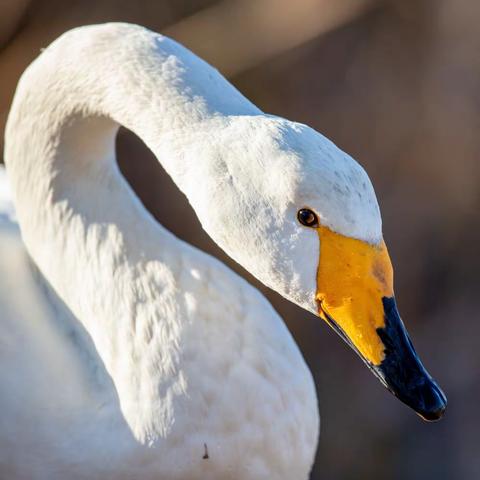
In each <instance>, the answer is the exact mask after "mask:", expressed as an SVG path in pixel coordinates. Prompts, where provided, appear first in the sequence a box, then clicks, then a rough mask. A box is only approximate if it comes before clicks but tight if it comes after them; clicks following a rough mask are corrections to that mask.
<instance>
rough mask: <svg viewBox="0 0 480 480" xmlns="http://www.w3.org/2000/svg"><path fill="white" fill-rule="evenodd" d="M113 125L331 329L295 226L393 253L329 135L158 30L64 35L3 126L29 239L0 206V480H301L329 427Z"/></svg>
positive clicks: (303, 232)
mask: <svg viewBox="0 0 480 480" xmlns="http://www.w3.org/2000/svg"><path fill="white" fill-rule="evenodd" d="M119 125H123V126H125V127H127V128H129V129H130V130H132V131H133V132H134V133H136V134H137V135H138V136H139V137H140V138H141V139H142V140H143V141H144V142H145V143H146V145H147V146H148V147H149V148H150V149H151V150H152V151H153V152H154V154H155V155H156V156H157V158H158V159H159V161H160V162H161V163H162V164H163V166H164V167H165V169H166V171H167V172H168V173H169V175H170V176H171V177H172V178H173V180H174V181H175V182H176V184H177V185H178V186H179V188H180V189H181V190H182V191H183V192H184V193H185V195H186V196H187V197H188V199H189V201H190V203H191V205H192V207H193V208H194V209H195V211H196V213H197V215H198V217H199V219H200V221H201V223H202V226H203V227H204V229H205V230H206V231H207V232H208V233H209V234H210V236H211V237H212V238H213V239H214V240H215V241H216V242H217V243H218V244H219V245H220V246H221V247H222V248H223V249H224V250H225V251H226V252H227V253H228V254H229V255H230V256H232V257H233V258H234V259H235V260H237V261H238V262H239V263H240V264H242V265H243V266H244V267H245V268H247V269H248V270H250V271H251V272H252V273H253V274H254V275H256V276H257V277H258V278H259V279H260V280H261V281H263V282H264V283H265V284H266V285H268V286H270V287H271V288H273V289H275V290H276V291H278V292H279V293H281V294H282V295H284V296H285V297H287V298H289V299H290V300H292V301H293V302H295V303H297V304H298V305H300V306H302V307H304V308H305V309H307V310H309V311H311V312H314V313H318V312H319V310H318V308H319V307H318V303H319V298H320V297H319V295H320V293H321V292H320V290H319V288H320V287H322V282H321V281H320V280H321V279H320V273H319V274H318V279H317V270H318V271H319V272H320V270H319V267H318V265H319V262H321V261H322V262H325V261H327V260H328V259H326V257H325V256H323V257H322V256H321V255H320V253H319V238H318V235H317V233H316V231H315V229H309V228H305V227H303V226H302V225H301V224H300V223H299V222H298V221H297V216H296V212H297V210H298V208H302V207H305V206H306V205H308V206H310V207H311V208H313V209H315V211H316V212H317V214H318V217H319V220H320V221H321V224H322V228H327V229H329V231H331V232H336V233H335V234H334V237H335V238H337V237H338V238H347V237H348V238H352V239H354V240H352V241H354V242H360V243H361V244H362V245H367V246H366V247H365V248H366V249H370V250H368V251H369V252H370V251H371V252H373V253H372V255H373V257H375V258H377V256H378V255H379V254H378V252H379V251H380V250H379V248H380V247H378V246H377V245H378V244H379V242H380V241H381V240H382V233H381V219H380V213H379V208H378V204H377V201H376V198H375V194H374V191H373V187H372V185H371V183H370V181H369V179H368V176H367V175H366V173H365V172H364V171H363V169H362V168H361V167H360V166H359V165H358V164H357V163H356V162H355V161H354V160H353V159H351V157H349V156H348V155H346V154H345V153H343V152H342V151H341V150H339V149H338V148H337V147H336V146H335V145H333V143H331V142H330V141H329V140H327V139H326V138H325V137H323V136H321V135H320V134H318V133H317V132H315V131H314V130H312V129H310V128H308V127H306V126H304V125H300V124H297V123H294V122H289V121H287V120H284V119H281V118H278V117H274V116H270V115H266V114H264V113H263V112H261V111H260V110H259V109H258V108H257V107H256V106H254V105H253V104H252V103H251V102H249V101H248V100H247V99H246V98H245V97H243V96H242V95H241V94H240V93H239V92H238V91H237V90H235V89H234V88H233V87H232V86H231V85H230V84H229V83H228V82H227V81H226V80H225V79H224V78H223V77H222V76H221V75H220V74H219V73H218V72H217V71H216V70H214V69H213V68H212V67H210V66H209V65H207V64H206V63H204V62H203V61H202V60H200V59H199V58H197V57H196V56H195V55H193V54H192V53H191V52H189V51H188V50H186V49H184V48H183V47H182V46H180V45H178V44H177V43H175V42H173V41H172V40H170V39H168V38H165V37H163V36H161V35H158V34H155V33H152V32H150V31H148V30H146V29H144V28H141V27H138V26H135V25H127V24H105V25H97V26H89V27H82V28H78V29H75V30H72V31H70V32H67V33H66V34H64V35H62V36H61V37H60V38H59V39H57V40H56V41H55V42H54V43H53V44H52V45H51V46H49V47H48V48H47V49H45V51H44V52H43V53H42V54H41V55H40V56H39V58H38V59H37V60H35V61H34V62H33V64H32V65H31V66H30V67H29V68H28V69H27V70H26V72H25V73H24V74H23V76H22V78H21V80H20V82H19V85H18V88H17V92H16V95H15V99H14V102H13V105H12V109H11V112H10V115H9V119H8V122H7V129H6V138H5V161H6V166H7V172H8V178H9V182H10V184H11V190H12V196H13V202H14V204H15V216H16V218H17V219H18V225H19V229H18V228H17V227H16V226H15V224H14V223H13V221H12V218H13V216H12V209H11V207H8V206H7V204H9V202H8V199H7V200H5V198H4V197H2V196H1V194H0V202H3V203H2V204H0V205H4V207H2V208H3V210H4V212H7V211H8V212H9V213H8V215H7V214H6V213H4V214H3V215H2V214H0V222H3V223H0V229H1V232H2V233H1V236H0V242H1V243H0V246H1V248H2V250H1V251H0V275H1V278H2V279H7V281H6V283H5V282H4V283H2V286H1V287H0V305H1V306H2V309H1V311H0V385H1V386H2V389H1V393H0V471H1V472H2V474H3V473H4V472H7V473H8V475H7V478H9V479H20V478H22V479H23V478H29V479H42V480H43V479H50V480H52V479H64V478H71V479H77V478H78V479H87V478H88V479H97V478H98V479H110V478H111V479H116V480H120V479H131V478H137V479H140V480H147V479H158V478H163V479H172V480H173V479H183V480H187V479H188V480H194V479H212V480H215V479H242V480H248V479H252V480H253V479H255V480H259V479H270V480H272V479H279V480H292V479H298V480H300V479H307V478H308V474H309V471H310V468H311V465H312V462H313V458H314V454H315V451H316V446H317V437H318V428H319V416H318V409H317V399H316V395H315V388H314V384H313V380H312V377H311V374H310V372H309V370H308V368H307V366H306V365H305V362H304V360H303V358H302V356H301V354H300V352H299V350H298V348H297V346H296V345H295V343H294V341H293V339H292V337H291V336H290V334H289V332H288V331H287V329H286V327H285V325H284V324H283V322H282V320H281V318H280V317H279V316H278V315H277V314H276V312H275V311H274V310H273V308H272V307H271V306H270V304H269V303H268V302H267V301H266V299H265V298H264V297H263V296H262V295H261V294H260V293H259V292H258V291H257V290H256V289H254V288H253V287H252V286H250V285H249V284H248V283H247V282H246V281H244V280H243V279H242V278H240V277H239V276H238V275H236V274H234V273H233V272H232V271H230V270H229V269H228V268H226V267H225V266H224V265H223V264H221V263H220V262H219V261H217V260H216V259H214V258H212V257H211V256H209V255H206V254H205V253H203V252H200V251H198V250H197V249H195V248H193V247H191V246H190V245H188V244H186V243H184V242H182V241H180V240H179V239H177V238H175V237H174V236H173V235H172V234H171V233H170V232H168V231H167V230H165V229H164V228H163V227H162V226H161V225H159V224H158V223H156V222H155V221H154V219H153V218H152V217H151V215H150V214H149V213H148V212H147V211H146V210H145V208H144V207H143V205H142V204H141V203H140V201H139V200H138V198H137V197H136V196H135V195H134V193H133V192H132V190H131V189H130V187H129V186H128V184H127V183H126V181H125V180H124V179H123V177H122V176H121V174H120V172H119V170H118V167H117V165H116V163H115V149H114V142H115V135H116V132H117V130H118V127H119ZM0 181H2V182H3V181H4V180H3V175H2V176H0ZM2 188H3V187H2ZM5 197H6V196H5ZM2 218H3V220H1V219H2ZM7 218H8V219H7ZM19 231H20V232H21V238H22V242H21V241H20V236H19V235H20V234H19ZM318 234H319V235H321V234H322V233H321V231H320V229H318ZM332 235H333V234H332ZM323 238H324V239H325V240H321V242H320V243H321V244H322V243H325V245H327V244H328V241H329V240H328V239H327V237H323ZM368 245H370V246H368ZM27 252H28V253H27ZM373 257H372V258H373ZM30 259H31V260H30ZM320 265H322V263H320ZM378 268H379V267H378V265H377V267H376V270H375V272H377V271H378ZM375 275H376V277H375V279H373V280H372V281H375V282H378V281H379V278H380V277H381V276H380V277H379V276H378V275H377V273H375ZM377 277H378V278H377ZM385 278H386V277H382V278H380V280H381V281H382V282H384V283H385V285H386V286H385V289H386V290H388V288H387V287H388V285H387V284H388V278H387V279H385ZM340 287H341V286H340ZM322 288H323V287H322ZM12 292H15V295H12ZM18 292H20V293H21V295H17V293H18ZM319 292H320V293H319ZM24 294H25V295H28V299H27V300H25V298H26V297H24ZM322 295H323V294H322ZM326 300H328V298H327V299H326ZM322 302H323V297H322V301H320V304H323V303H322ZM332 311H333V310H332ZM395 311H396V310H395ZM340 313H341V315H343V316H345V314H344V312H340ZM382 317H383V313H382ZM328 318H330V317H328ZM342 318H343V317H342ZM397 322H398V321H397ZM400 322H401V321H400ZM365 328H371V327H370V326H368V325H367V327H365ZM386 329H387V326H385V332H387V330H386ZM354 333H355V332H354ZM387 333H388V332H387ZM355 335H356V334H355ZM373 335H376V334H375V333H374V334H373ZM366 337H367V336H365V338H366ZM352 338H353V337H352ZM361 338H362V334H360V335H358V336H356V337H355V338H354V340H353V343H354V344H355V345H357V344H358V345H360V347H359V351H360V352H361V353H362V355H364V356H365V355H367V357H366V358H367V361H369V360H368V349H367V348H366V347H365V345H364V344H363V343H362V340H361ZM402 338H403V337H402ZM359 339H360V340H359ZM375 341H376V342H380V341H379V340H378V338H377V339H376V340H375ZM355 342H357V343H355ZM364 343H365V342H364ZM380 343H381V342H380ZM402 345H403V344H402ZM402 345H401V348H410V347H408V346H407V347H405V346H402ZM364 347H365V348H364ZM362 348H363V350H362ZM372 348H373V347H372ZM375 348H377V346H375ZM364 351H365V352H367V353H364ZM372 351H373V350H372ZM376 351H377V353H378V351H379V350H378V348H377V350H376ZM378 355H380V354H378ZM372 358H373V357H372ZM382 358H383V357H382ZM385 358H390V357H385ZM383 365H384V363H382V364H381V365H379V366H378V367H377V366H376V365H373V364H372V363H371V362H370V366H371V368H377V370H378V369H380V368H381V367H382V368H383ZM422 368H423V367H422ZM378 372H380V370H378ZM387 373H388V372H387ZM387 373H385V372H383V371H382V372H380V373H378V375H379V376H382V375H384V377H382V378H383V380H382V381H384V383H385V382H386V383H388V381H389V380H388V375H387ZM422 375H423V373H422ZM415 378H416V377H415ZM422 385H423V384H422ZM409 391H412V390H411V389H410V390H409ZM404 401H406V400H404ZM409 401H410V400H409Z"/></svg>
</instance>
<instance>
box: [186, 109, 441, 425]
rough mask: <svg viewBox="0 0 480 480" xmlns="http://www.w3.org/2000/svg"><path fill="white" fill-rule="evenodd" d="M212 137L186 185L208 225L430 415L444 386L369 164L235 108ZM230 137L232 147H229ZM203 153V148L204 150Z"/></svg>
mask: <svg viewBox="0 0 480 480" xmlns="http://www.w3.org/2000/svg"><path fill="white" fill-rule="evenodd" d="M217 132H218V137H219V138H221V140H220V141H219V142H218V143H217V142H212V141H211V140H209V141H206V142H205V141H204V144H205V145H206V148H204V149H202V152H203V153H201V154H200V155H205V156H206V157H205V159H206V158H209V159H213V161H212V160H210V161H207V160H205V159H201V158H200V159H198V162H197V167H196V168H199V169H207V170H208V171H207V172H205V171H202V172H200V171H199V172H198V176H197V175H195V174H194V175H192V177H193V178H202V181H201V182H199V181H194V182H193V183H192V184H191V185H190V186H189V187H187V188H186V189H187V190H189V192H188V193H187V195H188V196H189V198H190V201H191V202H192V204H193V205H194V207H195V209H196V211H197V214H198V216H199V218H200V221H201V222H202V225H203V227H204V228H205V230H206V231H207V232H208V233H209V234H210V235H211V237H212V238H213V239H214V240H215V241H216V242H217V243H218V244H219V245H220V246H221V247H222V248H223V249H224V250H225V251H226V252H227V253H228V254H229V255H230V256H231V257H233V258H234V259H235V260H236V261H237V262H238V263H240V264H241V265H242V266H244V267H245V268H246V269H247V270H248V271H249V272H251V273H252V274H254V275H255V276H256V277H257V278H258V279H259V280H260V281H262V282H263V283H264V284H266V285H267V286H269V287H270V288H272V289H274V290H275V291H277V292H278V293H280V294H281V295H283V296H284V297H286V298H287V299H289V300H291V301H293V302H295V303H296V304H298V305H300V306H301V307H303V308H305V309H306V310H309V311H311V312H313V313H314V314H316V315H317V316H319V317H320V318H322V319H323V320H325V321H326V322H327V323H328V324H329V325H330V326H331V327H332V328H333V329H334V330H335V331H336V332H337V333H338V334H339V335H340V336H341V337H342V338H343V339H344V340H345V341H346V342H347V343H348V344H349V345H350V346H351V347H352V348H353V349H354V350H355V351H356V353H357V354H358V355H359V356H360V357H361V358H362V360H363V361H364V362H365V363H366V364H367V366H368V367H369V368H370V369H371V370H372V372H373V373H374V374H375V375H376V376H377V377H378V378H379V379H380V381H381V382H382V383H383V384H384V386H386V387H387V388H388V390H390V391H391V392H392V393H393V394H394V395H395V396H397V397H398V398H399V399H400V400H401V401H403V402H404V403H406V404H407V405H409V406H410V407H412V408H413V409H414V410H415V411H416V412H417V413H418V414H419V415H420V416H422V417H423V418H424V419H426V420H437V419H439V418H441V417H442V415H443V413H444V411H445V407H446V398H445V395H444V394H443V393H442V391H441V390H440V388H439V387H438V386H437V384H436V383H435V382H434V381H433V379H432V378H431V376H430V375H429V374H428V373H427V371H426V370H425V368H424V367H423V365H422V363H421V361H420V360H419V358H418V356H417V354H416V352H415V350H414V348H413V345H412V343H411V341H410V339H409V337H408V334H407V332H406V330H405V327H404V325H403V322H402V320H401V318H400V315H399V313H398V310H397V306H396V302H395V297H394V292H393V269H392V264H391V261H390V258H389V254H388V251H387V247H386V245H385V242H384V240H383V236H382V221H381V216H380V209H379V206H378V203H377V199H376V196H375V192H374V189H373V187H372V184H371V182H370V179H369V177H368V175H367V174H366V172H365V171H364V170H363V168H362V167H361V166H360V165H359V164H358V163H357V162H356V161H355V160H353V159H352V158H351V157H350V156H348V155H347V154H345V153H344V152H343V151H341V150H340V149H339V148H337V147H336V146H335V145H334V144H333V143H332V142H330V141H329V140H328V139H326V138H325V137H324V136H322V135H321V134H319V133H318V132H316V131H314V130H313V129H311V128H309V127H307V126H305V125H301V124H297V123H293V122H289V121H287V120H283V119H280V118H277V117H271V116H263V115H259V116H253V117H236V118H233V119H231V121H230V122H228V125H227V126H226V127H225V126H219V128H218V129H217ZM225 146H226V147H225ZM197 153H198V150H197Z"/></svg>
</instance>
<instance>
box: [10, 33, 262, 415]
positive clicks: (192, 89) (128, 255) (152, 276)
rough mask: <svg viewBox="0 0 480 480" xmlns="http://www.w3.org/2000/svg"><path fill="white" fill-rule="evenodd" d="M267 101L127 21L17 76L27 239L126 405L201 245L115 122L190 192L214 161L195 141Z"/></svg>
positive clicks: (16, 141)
mask: <svg viewBox="0 0 480 480" xmlns="http://www.w3.org/2000/svg"><path fill="white" fill-rule="evenodd" d="M258 112H259V111H258V109H256V107H255V106H253V105H252V104H251V103H250V102H248V101H247V100H246V99H245V98H244V97H243V96H242V95H241V94H240V93H238V92H237V91H236V90H235V89H234V88H233V87H232V86H231V85H230V84H229V83H228V82H226V81H225V80H224V79H223V77H221V76H220V75H219V74H218V73H217V72H216V71H215V70H214V69H213V68H211V67H210V66H208V65H207V64H205V63H204V62H203V61H201V60H200V59H198V58H197V57H195V56H194V55H193V54H191V53H190V52H189V51H187V50H186V49H184V48H183V47H181V46H180V45H178V44H176V43H175V42H173V41H171V40H169V39H167V38H164V37H162V36H159V35H156V34H153V33H151V32H149V31H147V30H145V29H143V28H140V27H136V26H133V25H125V24H107V25H102V26H91V27H83V28H80V29H76V30H73V31H71V32H68V33H66V34H65V35H63V36H62V37H60V38H59V39H58V40H56V41H55V42H54V43H53V44H52V45H51V46H50V47H49V48H48V49H46V50H45V52H43V53H42V54H41V55H40V57H39V58H38V59H37V60H36V61H35V62H34V63H33V64H32V65H31V66H30V67H29V68H28V70H27V71H26V72H25V74H24V75H23V77H22V79H21V81H20V83H19V86H18V89H17V93H16V96H15V99H14V103H13V106H12V110H11V113H10V116H9V120H8V124H7V132H6V142H5V143H6V149H5V161H6V164H7V168H8V173H9V177H10V180H11V183H12V186H13V192H14V198H15V204H16V209H17V214H18V220H19V224H20V227H21V231H22V236H23V239H24V241H25V244H26V246H27V249H28V251H29V253H30V255H31V256H32V257H33V259H34V260H35V262H36V263H37V265H38V266H39V268H40V270H41V271H42V273H43V274H44V276H45V277H46V279H47V280H48V281H49V282H50V283H51V285H52V286H53V288H54V289H55V290H56V292H57V293H58V294H59V296H60V297H61V298H62V300H63V301H64V302H65V303H66V304H67V305H68V307H69V308H70V309H71V310H72V312H73V313H74V314H75V316H76V317H77V318H78V319H79V320H80V321H81V322H82V323H83V324H84V326H85V327H86V329H87V330H88V332H89V333H90V335H91V336H92V339H93V341H94V343H95V345H96V348H97V350H98V352H99V354H100V356H101V357H102V361H103V362H104V363H105V366H106V368H107V370H108V371H109V372H110V374H111V375H112V377H113V379H114V381H115V383H116V386H117V389H118V391H119V397H120V399H121V401H123V402H125V403H126V404H128V403H129V402H133V403H135V398H128V395H136V394H137V390H138V389H132V388H131V384H132V382H134V383H136V384H138V383H139V382H141V381H143V380H142V378H143V377H142V375H141V372H139V365H140V363H141V364H142V365H143V363H142V361H143V360H139V359H144V358H146V357H148V351H145V350H148V348H157V349H158V348H159V346H158V344H155V345H153V342H152V344H151V342H150V340H151V339H152V338H153V337H154V336H155V329H156V328H162V329H163V333H162V335H164V337H163V345H162V348H164V349H165V350H168V348H169V346H172V345H176V347H175V348H178V344H179V339H178V338H177V337H176V336H178V334H179V333H178V331H179V330H178V329H176V328H169V326H168V325H169V322H178V321H181V319H182V312H178V311H175V302H171V305H170V307H171V308H170V310H169V309H168V308H166V305H167V304H168V302H170V301H171V300H172V298H173V297H174V295H176V292H177V291H178V289H179V285H178V282H179V280H178V277H179V276H177V277H176V276H175V273H176V269H179V268H180V265H181V264H182V258H183V257H184V256H187V257H188V256H189V255H191V254H192V251H193V249H191V248H189V247H188V246H186V245H185V244H183V243H182V242H179V241H178V240H177V239H175V238H174V237H173V235H171V234H170V233H169V232H167V231H166V230H164V229H163V228H162V227H161V226H159V225H158V224H157V223H156V222H155V221H154V220H153V219H152V217H151V216H150V215H149V214H148V212H147V211H146V210H145V209H144V207H143V206H142V205H141V203H140V202H139V200H138V199H137V197H136V196H135V195H134V193H133V192H132V191H131V189H130V188H129V186H128V185H127V183H126V182H125V180H124V179H123V178H122V176H121V174H120V172H119V170H118V167H117V165H116V163H115V149H114V148H115V145H114V144H115V135H116V132H117V128H118V125H123V126H125V127H127V128H128V129H130V130H132V131H133V132H134V133H136V134H137V135H138V136H139V137H140V138H141V139H142V140H143V141H144V142H145V144H146V145H147V146H148V147H149V148H150V149H151V150H152V151H153V152H154V154H155V155H156V156H157V158H159V159H160V161H161V162H162V164H163V166H164V167H165V169H166V170H167V172H168V173H169V174H170V175H171V176H172V177H173V179H174V181H175V182H176V183H177V184H178V185H179V186H180V188H182V189H183V190H184V191H185V190H188V188H186V184H187V183H188V182H191V181H192V178H191V176H192V172H193V174H195V172H196V169H197V168H198V165H197V163H196V162H200V161H202V162H208V159H205V158H203V159H201V160H200V159H197V158H195V156H194V155H193V154H192V150H194V147H195V145H196V143H197V142H201V141H204V139H205V137H206V136H207V137H208V133H209V128H211V127H209V126H211V125H212V124H214V123H215V122H216V119H217V118H220V117H222V118H224V116H226V115H229V114H231V115H242V114H249V115H251V114H257V113H258ZM202 139H203V140H202ZM197 179H198V178H197ZM180 290H181V288H180ZM159 325H161V326H159ZM152 345H153V346H152ZM172 348H173V347H172ZM167 353H168V355H170V356H171V358H174V357H175V355H174V352H173V351H169V352H167ZM151 357H152V358H157V357H158V355H157V356H155V355H151ZM126 359H127V360H126ZM136 360H138V361H136ZM142 368H145V365H143V367H142ZM152 391H153V392H155V389H153V390H152ZM132 392H133V393H132ZM146 403H148V402H145V401H143V404H146ZM123 408H124V409H126V410H128V406H125V405H124V406H123ZM132 408H133V406H132ZM127 416H128V415H127Z"/></svg>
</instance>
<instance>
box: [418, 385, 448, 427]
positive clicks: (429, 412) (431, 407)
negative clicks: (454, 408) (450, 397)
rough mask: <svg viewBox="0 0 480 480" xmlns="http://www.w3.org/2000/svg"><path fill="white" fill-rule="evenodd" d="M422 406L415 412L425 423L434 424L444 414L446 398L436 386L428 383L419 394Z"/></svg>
mask: <svg viewBox="0 0 480 480" xmlns="http://www.w3.org/2000/svg"><path fill="white" fill-rule="evenodd" d="M420 398H422V400H423V402H422V403H423V405H422V406H421V407H420V408H417V409H416V412H417V413H418V414H419V415H420V416H421V417H422V418H423V419H424V420H426V421H427V422H436V421H437V420H440V419H441V418H442V417H443V415H444V414H445V410H446V408H447V397H445V394H444V393H443V392H442V390H440V388H439V387H438V385H437V384H436V383H435V382H433V381H430V382H428V383H426V384H425V385H424V387H423V388H422V391H421V392H420Z"/></svg>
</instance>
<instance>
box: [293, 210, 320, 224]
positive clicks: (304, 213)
mask: <svg viewBox="0 0 480 480" xmlns="http://www.w3.org/2000/svg"><path fill="white" fill-rule="evenodd" d="M297 218H298V221H299V222H300V223H301V224H302V225H305V226H306V227H318V218H317V215H316V214H315V213H314V212H312V211H311V210H309V209H308V208H302V209H300V210H299V211H298V213H297Z"/></svg>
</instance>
